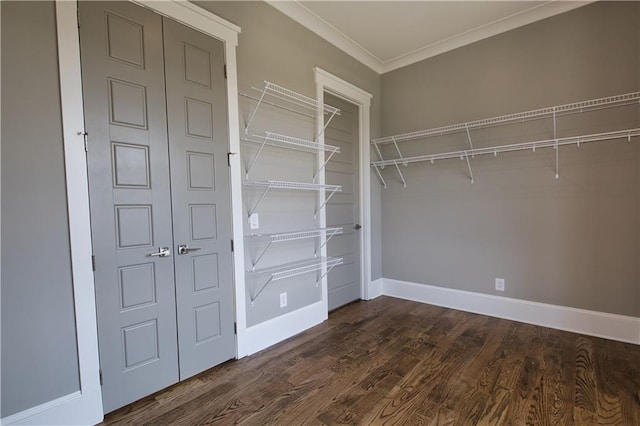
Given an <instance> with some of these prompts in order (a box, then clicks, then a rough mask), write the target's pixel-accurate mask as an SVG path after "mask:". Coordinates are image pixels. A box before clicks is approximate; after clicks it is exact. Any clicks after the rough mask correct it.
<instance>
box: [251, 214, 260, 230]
mask: <svg viewBox="0 0 640 426" xmlns="http://www.w3.org/2000/svg"><path fill="white" fill-rule="evenodd" d="M249 227H250V228H251V229H258V228H260V217H259V216H258V213H254V214H252V215H251V216H249Z"/></svg>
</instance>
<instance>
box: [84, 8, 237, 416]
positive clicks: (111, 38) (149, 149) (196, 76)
mask: <svg viewBox="0 0 640 426" xmlns="http://www.w3.org/2000/svg"><path fill="white" fill-rule="evenodd" d="M79 15H80V39H81V56H82V57H81V59H82V78H83V91H84V102H85V105H84V107H85V120H86V128H87V132H88V133H89V135H88V153H87V156H88V157H87V159H88V169H89V170H88V171H89V190H90V204H91V229H92V240H93V246H94V248H93V250H94V255H95V266H96V268H95V282H96V304H97V314H98V340H99V346H100V366H101V370H102V377H103V388H102V391H103V402H104V410H105V412H109V411H112V410H114V409H116V408H119V407H121V406H123V405H126V404H128V403H130V402H133V401H135V400H137V399H140V398H142V397H144V396H146V395H149V394H151V393H153V392H155V391H158V390H160V389H162V388H165V387H167V386H169V385H171V384H173V383H176V382H177V381H179V380H183V379H185V378H187V377H190V376H192V375H194V374H196V373H198V372H200V371H203V370H205V369H207V368H210V367H212V366H215V365H217V364H219V363H220V362H223V361H226V360H228V359H230V358H233V356H234V355H235V336H234V331H233V316H234V313H233V282H232V269H231V266H232V259H231V256H232V253H231V247H230V239H231V214H230V195H229V171H228V167H227V159H226V153H227V150H228V132H227V130H228V129H227V121H226V116H227V114H226V92H225V81H224V74H223V73H224V71H223V70H224V68H223V67H224V49H223V44H222V42H220V41H218V40H215V39H213V38H211V37H207V36H205V35H203V34H201V33H199V32H197V31H194V30H192V29H189V28H186V27H184V26H182V25H180V24H177V23H175V22H173V21H171V20H169V19H166V18H162V17H161V16H160V15H158V14H156V13H154V12H152V11H150V10H147V9H144V8H142V7H139V6H136V5H133V4H132V3H128V2H105V3H98V2H81V3H80V9H79ZM180 246H183V248H182V250H181V249H180Z"/></svg>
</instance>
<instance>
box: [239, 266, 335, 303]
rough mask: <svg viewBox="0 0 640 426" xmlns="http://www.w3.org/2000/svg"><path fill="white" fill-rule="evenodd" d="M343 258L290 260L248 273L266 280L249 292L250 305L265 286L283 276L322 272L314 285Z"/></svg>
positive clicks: (283, 277) (255, 277)
mask: <svg viewBox="0 0 640 426" xmlns="http://www.w3.org/2000/svg"><path fill="white" fill-rule="evenodd" d="M342 263H343V259H342V258H340V257H318V258H313V259H307V260H301V261H297V262H291V263H287V264H284V265H278V266H274V267H269V268H264V269H257V270H255V271H253V272H251V273H250V276H251V277H252V278H253V279H260V278H264V277H267V280H266V281H265V282H264V283H263V284H262V285H261V286H260V287H259V288H258V291H257V292H252V293H251V306H253V305H254V302H255V301H256V299H257V298H258V296H260V294H261V293H262V292H263V291H264V289H265V288H267V286H268V285H269V284H270V283H272V282H274V281H278V280H282V279H285V278H291V277H295V276H298V275H303V274H308V273H311V272H322V271H323V270H325V269H326V270H325V271H324V272H322V274H321V275H320V276H319V277H318V278H317V279H316V286H318V284H319V283H320V281H322V279H323V278H324V277H325V276H326V275H327V274H328V273H329V272H331V270H332V269H333V268H335V267H336V266H338V265H342Z"/></svg>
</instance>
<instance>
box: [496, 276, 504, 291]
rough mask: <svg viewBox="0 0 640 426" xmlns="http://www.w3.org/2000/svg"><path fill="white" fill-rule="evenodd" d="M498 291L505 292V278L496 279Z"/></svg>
mask: <svg viewBox="0 0 640 426" xmlns="http://www.w3.org/2000/svg"><path fill="white" fill-rule="evenodd" d="M496 290H498V291H504V278H496Z"/></svg>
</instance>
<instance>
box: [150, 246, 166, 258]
mask: <svg viewBox="0 0 640 426" xmlns="http://www.w3.org/2000/svg"><path fill="white" fill-rule="evenodd" d="M147 256H149V257H154V256H157V257H169V256H171V250H169V247H160V248H159V249H158V251H157V252H155V253H149V254H148V255H147Z"/></svg>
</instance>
